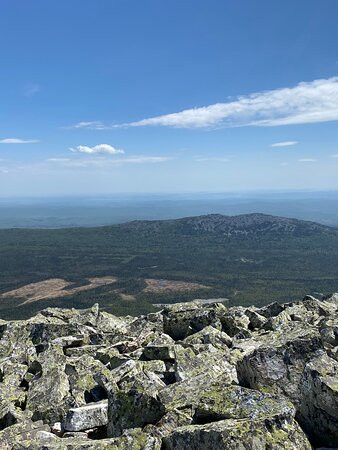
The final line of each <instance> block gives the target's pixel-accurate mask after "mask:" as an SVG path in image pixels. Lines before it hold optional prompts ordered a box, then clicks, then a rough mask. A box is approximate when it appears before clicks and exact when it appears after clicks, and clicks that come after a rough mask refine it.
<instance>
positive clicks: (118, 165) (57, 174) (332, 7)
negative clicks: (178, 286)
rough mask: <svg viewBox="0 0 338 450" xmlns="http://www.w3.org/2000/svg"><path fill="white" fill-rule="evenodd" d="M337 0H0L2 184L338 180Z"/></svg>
mask: <svg viewBox="0 0 338 450" xmlns="http://www.w3.org/2000/svg"><path fill="white" fill-rule="evenodd" d="M337 13H338V4H337V2H336V1H335V0H326V1H325V2H318V1H316V0H299V1H297V2H294V1H292V0H285V1H283V2H277V1H272V2H271V0H257V1H256V2H252V1H250V0H243V1H241V2H232V1H223V0H210V1H209V2H205V1H203V0H186V1H184V2H182V1H181V0H172V1H170V2H158V0H144V1H142V2H140V1H137V0H129V1H123V2H122V1H118V0H113V1H112V0H102V1H100V2H93V1H91V0H73V1H72V2H69V1H65V0H60V1H58V2H46V1H43V0H31V1H29V2H22V1H19V0H10V1H9V0H4V1H2V2H1V5H0V14H1V18H2V21H1V22H2V26H1V30H0V55H1V62H2V64H1V71H0V98H1V102H0V117H1V120H0V124H1V125H0V197H12V196H16V197H27V196H28V197H29V196H42V197H46V196H71V195H102V194H118V193H128V192H129V193H134V192H140V193H152V192H158V193H168V192H176V193H177V192H191V193H193V192H236V191H241V192H243V191H245V192H254V191H258V190H264V191H278V190H295V191H297V190H310V191H311V190H312V191H318V190H338V177H337V171H338V141H337V121H338V53H337V46H336V43H337V41H338V29H337V26H336V19H337Z"/></svg>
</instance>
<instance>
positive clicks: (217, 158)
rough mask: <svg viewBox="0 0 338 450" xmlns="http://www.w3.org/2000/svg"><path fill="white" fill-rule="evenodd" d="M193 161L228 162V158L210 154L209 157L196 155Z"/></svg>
mask: <svg viewBox="0 0 338 450" xmlns="http://www.w3.org/2000/svg"><path fill="white" fill-rule="evenodd" d="M195 161H197V162H209V161H216V162H229V158H222V157H217V156H210V157H207V156H206V157H204V156H201V157H200V156H197V157H196V158H195Z"/></svg>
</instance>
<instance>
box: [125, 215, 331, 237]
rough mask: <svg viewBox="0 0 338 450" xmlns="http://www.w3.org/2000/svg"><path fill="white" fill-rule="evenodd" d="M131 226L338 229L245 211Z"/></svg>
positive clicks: (222, 230) (231, 232)
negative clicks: (231, 214)
mask: <svg viewBox="0 0 338 450" xmlns="http://www.w3.org/2000/svg"><path fill="white" fill-rule="evenodd" d="M120 226H122V227H123V228H124V229H127V230H131V231H132V230H135V231H136V230H138V231H144V232H161V231H167V230H169V229H170V230H171V231H173V230H175V231H177V232H182V233H189V232H192V233H194V232H197V233H203V232H207V233H208V232H209V233H218V234H223V235H226V236H229V237H230V236H249V235H260V234H267V233H269V234H271V233H274V234H294V235H306V236H308V235H312V234H322V233H329V232H333V231H334V229H333V228H331V227H328V226H325V225H321V224H318V223H316V222H309V221H305V220H299V219H291V218H286V217H278V216H271V215H268V214H259V213H252V214H241V215H237V216H225V215H222V214H208V215H203V216H196V217H184V218H182V219H173V220H172V219H171V220H151V221H148V220H136V221H132V222H128V223H126V224H123V225H120Z"/></svg>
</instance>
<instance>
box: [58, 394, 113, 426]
mask: <svg viewBox="0 0 338 450" xmlns="http://www.w3.org/2000/svg"><path fill="white" fill-rule="evenodd" d="M107 423H108V400H102V401H100V402H95V403H89V404H88V405H85V406H81V407H80V408H71V409H69V410H68V413H67V416H66V419H65V421H64V424H63V429H64V430H66V431H83V430H89V429H90V428H96V427H102V426H105V425H107Z"/></svg>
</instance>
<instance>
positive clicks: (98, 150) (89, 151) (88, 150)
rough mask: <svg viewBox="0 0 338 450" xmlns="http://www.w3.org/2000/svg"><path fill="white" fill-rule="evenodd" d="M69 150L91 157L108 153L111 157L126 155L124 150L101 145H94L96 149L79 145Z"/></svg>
mask: <svg viewBox="0 0 338 450" xmlns="http://www.w3.org/2000/svg"><path fill="white" fill-rule="evenodd" d="M69 150H70V151H72V152H76V153H87V154H90V155H92V154H95V153H108V154H109V155H117V154H120V153H124V150H121V149H118V148H115V147H113V146H112V145H109V144H99V145H94V147H88V146H87V145H78V146H77V147H75V148H70V149H69Z"/></svg>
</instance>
